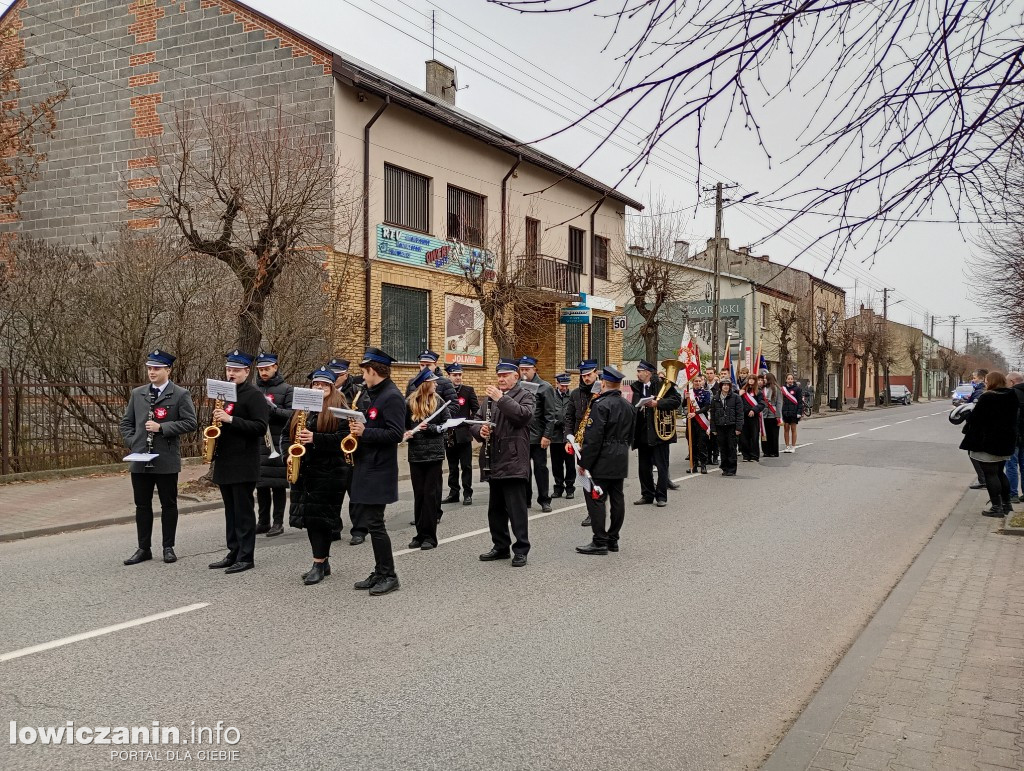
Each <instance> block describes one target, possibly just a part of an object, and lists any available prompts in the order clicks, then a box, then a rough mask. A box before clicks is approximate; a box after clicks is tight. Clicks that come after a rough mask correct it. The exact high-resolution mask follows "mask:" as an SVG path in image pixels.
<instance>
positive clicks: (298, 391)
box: [292, 388, 324, 412]
mask: <svg viewBox="0 0 1024 771" xmlns="http://www.w3.org/2000/svg"><path fill="white" fill-rule="evenodd" d="M323 408H324V392H323V391H321V390H320V389H319V388H293V389H292V409H293V410H305V411H306V412H320V411H321V410H322V409H323Z"/></svg>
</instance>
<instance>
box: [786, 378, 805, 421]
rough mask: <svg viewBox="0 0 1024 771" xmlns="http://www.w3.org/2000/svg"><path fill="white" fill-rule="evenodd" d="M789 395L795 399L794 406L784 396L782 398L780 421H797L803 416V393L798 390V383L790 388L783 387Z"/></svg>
mask: <svg viewBox="0 0 1024 771" xmlns="http://www.w3.org/2000/svg"><path fill="white" fill-rule="evenodd" d="M781 387H782V388H785V389H786V390H787V391H789V393H791V394H793V396H795V397H796V404H793V402H791V401H790V400H789V399H787V398H786V395H785V394H781V396H782V419H783V420H799V419H800V416H801V415H802V414H803V409H804V392H803V390H801V388H800V384H799V383H794V384H793V386H792V387H790V386H787V385H783V386H781Z"/></svg>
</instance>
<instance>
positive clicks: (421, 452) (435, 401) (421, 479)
mask: <svg viewBox="0 0 1024 771" xmlns="http://www.w3.org/2000/svg"><path fill="white" fill-rule="evenodd" d="M437 380H438V377H437V375H436V374H434V373H433V372H432V371H431V369H430V367H427V368H426V369H423V370H420V373H419V374H418V375H417V376H416V377H415V378H413V381H412V386H413V391H412V393H410V394H409V396H408V398H407V399H406V402H407V403H408V412H407V417H406V428H407V429H408V430H407V431H406V432H405V441H406V442H408V443H409V480H410V481H411V482H412V494H413V520H414V522H415V524H416V537H415V538H413V539H412V541H410V542H409V548H410V549H424V550H426V549H434V548H436V547H437V520H438V519H439V517H440V514H441V486H442V482H443V474H442V469H441V466H442V462H443V461H444V457H445V455H444V450H445V447H444V428H442V425H443V424H444V422H445V421H447V420H448V418H449V417H450V415H451V412H450V410H449V409H448V407H445V408H444V409H443V410H441V411H440V412H439V413H438V414H437V415H435V416H434V417H433V418H430V416H431V415H433V414H434V413H435V412H437V410H438V408H439V407H440V406H441V404H442V402H441V398H440V397H439V396H438V395H437ZM428 418H430V420H429V422H428V421H427V419H428Z"/></svg>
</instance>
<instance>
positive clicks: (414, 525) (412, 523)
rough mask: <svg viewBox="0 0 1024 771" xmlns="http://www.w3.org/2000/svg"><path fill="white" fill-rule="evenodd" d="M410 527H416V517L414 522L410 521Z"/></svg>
mask: <svg viewBox="0 0 1024 771" xmlns="http://www.w3.org/2000/svg"><path fill="white" fill-rule="evenodd" d="M409 527H416V520H415V519H414V520H413V521H412V522H410V523H409Z"/></svg>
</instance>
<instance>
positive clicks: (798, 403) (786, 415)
mask: <svg viewBox="0 0 1024 771" xmlns="http://www.w3.org/2000/svg"><path fill="white" fill-rule="evenodd" d="M779 390H780V393H781V396H782V432H783V439H784V440H785V442H786V449H784V450H783V452H796V427H797V424H798V423H799V422H800V416H801V414H802V411H803V408H804V393H803V391H802V390H801V389H800V384H799V383H797V382H796V375H794V374H793V373H792V372H790V373H788V374H787V375H786V385H784V386H782V388H781V389H779Z"/></svg>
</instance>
